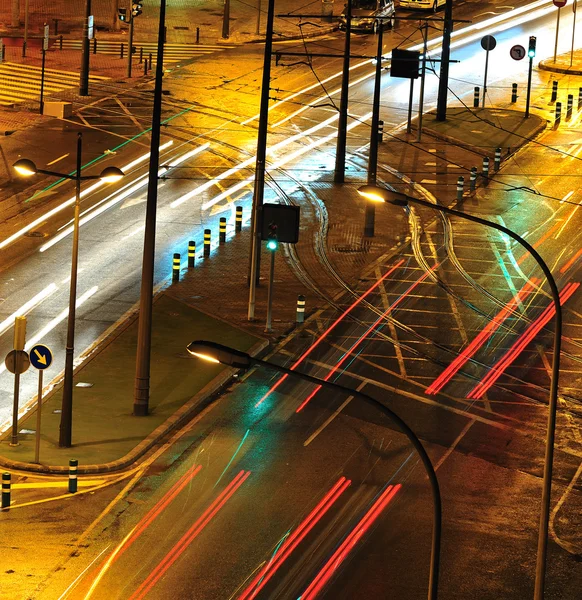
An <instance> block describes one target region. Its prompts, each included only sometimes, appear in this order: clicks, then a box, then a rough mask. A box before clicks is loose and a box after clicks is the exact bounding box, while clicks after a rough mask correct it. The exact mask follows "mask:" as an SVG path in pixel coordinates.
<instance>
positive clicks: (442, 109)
mask: <svg viewBox="0 0 582 600" xmlns="http://www.w3.org/2000/svg"><path fill="white" fill-rule="evenodd" d="M452 32H453V0H447V1H446V4H445V22H444V29H443V45H442V48H443V49H442V52H441V73H440V76H439V91H438V96H437V112H436V120H437V121H446V120H447V94H448V90H449V59H450V58H451V34H452Z"/></svg>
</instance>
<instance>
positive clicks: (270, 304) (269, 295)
mask: <svg viewBox="0 0 582 600" xmlns="http://www.w3.org/2000/svg"><path fill="white" fill-rule="evenodd" d="M275 252H276V251H275V250H271V266H270V268H269V289H268V291H267V323H266V325H265V333H271V331H273V327H272V316H273V283H274V280H275Z"/></svg>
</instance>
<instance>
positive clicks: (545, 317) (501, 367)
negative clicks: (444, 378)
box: [466, 283, 580, 400]
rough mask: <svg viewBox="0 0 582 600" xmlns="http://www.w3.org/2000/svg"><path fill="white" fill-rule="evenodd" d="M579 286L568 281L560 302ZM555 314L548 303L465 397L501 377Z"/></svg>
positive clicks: (476, 394) (482, 391)
mask: <svg viewBox="0 0 582 600" xmlns="http://www.w3.org/2000/svg"><path fill="white" fill-rule="evenodd" d="M579 287H580V284H579V283H568V284H566V286H565V287H564V289H563V290H562V291H561V292H560V304H561V305H563V304H564V303H565V302H566V301H567V300H568V298H570V296H572V294H573V293H574V292H575V291H576V290H577V289H578V288H579ZM555 314H556V309H555V307H554V304H553V302H552V304H550V305H549V306H548V307H547V308H546V309H545V310H544V312H543V313H542V314H541V315H540V316H539V317H538V318H537V319H536V320H535V321H534V322H533V323H531V324H530V326H529V327H528V328H527V329H526V331H525V333H524V334H523V335H522V336H521V337H520V338H519V339H518V340H517V342H516V343H515V344H514V345H513V346H512V347H511V348H510V349H509V350H508V351H507V352H506V353H505V354H504V355H503V356H502V357H501V358H500V359H499V360H498V361H497V362H496V363H495V364H494V365H493V367H491V369H490V370H489V372H488V373H487V374H486V375H485V377H483V379H482V380H481V381H480V382H479V383H478V384H477V385H476V386H475V387H474V388H473V389H472V390H471V391H470V392H469V393H468V394H467V396H466V397H467V398H471V399H475V400H476V399H479V398H481V397H482V396H483V394H485V393H486V392H487V390H488V389H489V388H490V387H491V386H492V385H493V384H494V383H495V382H496V381H497V380H498V379H499V377H501V375H502V374H503V373H504V371H505V370H506V369H507V368H508V367H509V366H510V365H511V363H512V362H513V361H514V360H515V359H516V358H517V357H518V356H519V355H520V354H521V352H522V351H523V350H524V349H525V348H526V346H527V345H528V344H529V343H530V342H531V341H532V340H533V338H534V337H535V336H536V335H537V334H538V333H539V332H540V330H541V329H542V328H543V327H545V326H546V325H547V324H548V323H549V322H550V320H551V319H552V318H553V316H554V315H555Z"/></svg>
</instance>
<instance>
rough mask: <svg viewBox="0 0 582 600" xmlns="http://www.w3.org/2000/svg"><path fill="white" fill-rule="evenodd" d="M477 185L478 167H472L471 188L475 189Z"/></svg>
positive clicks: (471, 189) (472, 190)
mask: <svg viewBox="0 0 582 600" xmlns="http://www.w3.org/2000/svg"><path fill="white" fill-rule="evenodd" d="M476 187H477V167H471V175H470V176H469V190H470V191H471V192H474V191H475V188H476Z"/></svg>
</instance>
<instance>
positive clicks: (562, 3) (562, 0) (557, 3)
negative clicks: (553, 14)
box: [554, 0, 567, 8]
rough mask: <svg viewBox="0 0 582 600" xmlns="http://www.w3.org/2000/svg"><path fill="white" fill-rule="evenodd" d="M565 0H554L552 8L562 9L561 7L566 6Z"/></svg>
mask: <svg viewBox="0 0 582 600" xmlns="http://www.w3.org/2000/svg"><path fill="white" fill-rule="evenodd" d="M566 2H567V0H554V6H557V7H558V8H562V6H566Z"/></svg>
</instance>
